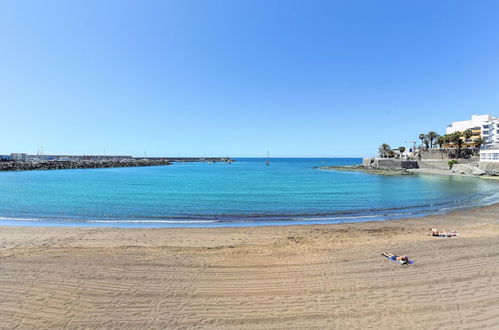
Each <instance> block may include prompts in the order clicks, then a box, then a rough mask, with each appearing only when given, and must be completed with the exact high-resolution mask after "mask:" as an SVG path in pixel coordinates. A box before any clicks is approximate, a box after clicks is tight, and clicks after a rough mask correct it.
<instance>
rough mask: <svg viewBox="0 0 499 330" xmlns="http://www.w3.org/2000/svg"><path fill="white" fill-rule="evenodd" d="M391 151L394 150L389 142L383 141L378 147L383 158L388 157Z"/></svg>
mask: <svg viewBox="0 0 499 330" xmlns="http://www.w3.org/2000/svg"><path fill="white" fill-rule="evenodd" d="M390 151H392V148H390V145H389V144H387V143H383V144H382V145H380V146H379V149H378V152H379V155H380V156H381V157H382V158H387V157H388V155H390Z"/></svg>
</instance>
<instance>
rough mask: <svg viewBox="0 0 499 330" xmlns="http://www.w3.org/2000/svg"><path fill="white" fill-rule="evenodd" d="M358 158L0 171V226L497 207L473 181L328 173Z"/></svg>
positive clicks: (253, 220)
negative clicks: (330, 167) (489, 204)
mask: <svg viewBox="0 0 499 330" xmlns="http://www.w3.org/2000/svg"><path fill="white" fill-rule="evenodd" d="M360 162H361V159H273V160H272V164H271V165H270V166H265V160H264V159H237V161H236V162H234V163H233V164H226V163H215V164H207V163H177V164H175V165H173V166H163V167H142V168H113V169H81V170H57V171H26V172H3V173H0V225H1V224H4V225H48V226H50V225H70V226H115V227H215V226H258V225H285V224H312V223H338V222H356V221H366V220H387V219H395V218H400V217H407V216H422V215H426V214H434V213H443V212H446V211H449V210H452V209H455V208H458V207H470V206H475V205H483V204H487V203H492V202H495V201H497V200H498V199H499V198H498V194H497V192H498V191H499V190H498V187H499V186H498V185H497V184H496V183H494V182H487V181H485V180H477V179H474V178H463V177H447V176H431V175H417V176H378V175H371V174H365V173H360V172H340V171H325V170H319V169H315V168H314V167H316V166H322V165H351V164H359V163H360Z"/></svg>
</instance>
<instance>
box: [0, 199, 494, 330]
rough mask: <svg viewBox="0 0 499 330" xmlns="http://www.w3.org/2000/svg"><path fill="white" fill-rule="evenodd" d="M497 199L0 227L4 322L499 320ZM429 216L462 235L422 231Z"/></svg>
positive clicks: (408, 324) (360, 324) (219, 325)
mask: <svg viewBox="0 0 499 330" xmlns="http://www.w3.org/2000/svg"><path fill="white" fill-rule="evenodd" d="M498 211H499V206H498V205H494V206H489V207H483V208H480V209H474V210H466V211H458V212H454V213H451V214H448V215H444V216H428V217H424V218H416V219H403V220H396V221H387V222H367V223H357V224H339V225H312V226H289V227H259V228H219V229H113V228H63V227H58V228H50V227H0V260H1V262H0V297H1V298H0V327H1V328H213V329H267V328H273V329H275V328H359V329H367V328H374V329H421V328H425V329H465V328H480V329H497V328H499V312H498V311H499V220H498V216H497V214H498ZM430 227H438V228H442V229H446V230H457V231H459V232H460V233H461V236H460V237H457V238H435V237H430V236H428V235H427V232H428V230H429V228H430ZM382 252H391V253H394V254H407V255H409V256H410V257H411V258H412V259H414V260H415V261H416V263H415V264H413V265H410V266H403V265H399V264H397V263H395V262H393V261H389V260H387V259H385V258H383V257H382V256H381V253H382Z"/></svg>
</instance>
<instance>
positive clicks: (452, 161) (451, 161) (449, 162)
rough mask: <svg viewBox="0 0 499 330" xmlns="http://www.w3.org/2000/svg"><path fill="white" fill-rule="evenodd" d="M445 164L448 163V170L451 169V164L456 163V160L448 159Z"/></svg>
mask: <svg viewBox="0 0 499 330" xmlns="http://www.w3.org/2000/svg"><path fill="white" fill-rule="evenodd" d="M447 164H448V165H449V170H451V169H452V166H454V164H457V160H455V159H452V160H449V161H448V162H447Z"/></svg>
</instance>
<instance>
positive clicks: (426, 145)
mask: <svg viewBox="0 0 499 330" xmlns="http://www.w3.org/2000/svg"><path fill="white" fill-rule="evenodd" d="M423 144H424V147H425V149H426V150H428V147H429V146H430V140H429V139H428V138H427V137H425V138H424V140H423Z"/></svg>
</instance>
